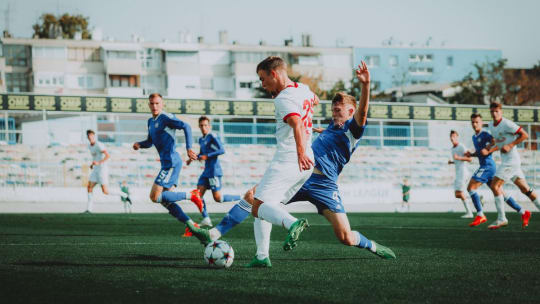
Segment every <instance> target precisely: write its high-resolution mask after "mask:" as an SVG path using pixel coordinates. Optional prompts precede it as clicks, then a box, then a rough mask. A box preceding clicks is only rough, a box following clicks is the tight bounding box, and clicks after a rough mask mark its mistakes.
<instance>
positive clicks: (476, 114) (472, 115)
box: [471, 113, 482, 120]
mask: <svg viewBox="0 0 540 304" xmlns="http://www.w3.org/2000/svg"><path fill="white" fill-rule="evenodd" d="M478 117H480V118H482V115H480V113H472V114H471V120H472V119H475V118H478Z"/></svg>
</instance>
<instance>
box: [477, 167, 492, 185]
mask: <svg viewBox="0 0 540 304" xmlns="http://www.w3.org/2000/svg"><path fill="white" fill-rule="evenodd" d="M495 171H496V168H495V167H493V166H486V167H480V168H478V170H476V172H474V174H473V176H472V179H474V180H475V181H478V182H481V183H484V184H489V183H491V180H492V179H493V177H494V176H495Z"/></svg>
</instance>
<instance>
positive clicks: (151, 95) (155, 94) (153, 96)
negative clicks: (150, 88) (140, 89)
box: [148, 93, 163, 100]
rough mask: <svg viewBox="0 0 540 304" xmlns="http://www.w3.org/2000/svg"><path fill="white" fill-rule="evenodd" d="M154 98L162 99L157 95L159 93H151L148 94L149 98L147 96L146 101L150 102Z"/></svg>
mask: <svg viewBox="0 0 540 304" xmlns="http://www.w3.org/2000/svg"><path fill="white" fill-rule="evenodd" d="M156 97H159V98H163V96H161V94H159V93H152V94H150V96H148V100H152V99H154V98H156Z"/></svg>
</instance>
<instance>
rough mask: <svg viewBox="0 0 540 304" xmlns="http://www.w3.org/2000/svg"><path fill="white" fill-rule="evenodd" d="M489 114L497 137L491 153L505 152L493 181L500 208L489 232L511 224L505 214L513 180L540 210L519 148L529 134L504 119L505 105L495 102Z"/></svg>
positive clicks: (524, 217) (527, 215) (525, 220)
mask: <svg viewBox="0 0 540 304" xmlns="http://www.w3.org/2000/svg"><path fill="white" fill-rule="evenodd" d="M489 111H490V113H491V118H493V121H492V122H490V123H489V124H488V129H489V131H490V133H491V136H493V140H492V147H491V148H490V150H489V152H490V153H492V152H495V151H497V150H500V151H501V164H500V165H499V166H498V167H497V171H496V172H495V177H494V178H493V181H492V182H491V185H490V187H491V190H492V191H493V194H494V195H495V207H497V213H498V218H497V220H496V221H495V222H493V223H492V224H491V225H489V226H488V228H489V229H497V228H500V227H503V226H506V225H508V220H507V219H506V214H505V211H504V204H503V202H504V197H503V185H504V183H505V182H507V181H512V182H513V183H514V184H515V185H516V186H517V187H518V188H519V190H520V191H521V193H523V194H525V195H527V197H529V199H530V200H531V201H532V202H533V203H534V204H535V205H536V207H537V208H538V209H540V202H539V201H538V195H537V194H536V192H535V191H534V190H533V189H532V188H531V187H529V185H528V184H527V181H526V180H525V175H524V174H523V171H522V170H521V159H520V157H519V153H518V151H517V149H516V145H519V144H520V143H521V142H523V141H524V140H526V139H527V138H528V137H529V134H527V132H525V130H523V128H521V127H520V126H518V125H517V124H516V123H514V122H513V121H511V120H508V119H506V118H504V117H503V111H502V105H501V104H500V103H495V102H494V103H491V104H490V105H489ZM530 216H531V213H530V212H528V211H525V212H524V213H522V225H523V228H525V227H527V226H528V224H529V218H530Z"/></svg>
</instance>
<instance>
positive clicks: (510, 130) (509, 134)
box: [488, 117, 521, 166]
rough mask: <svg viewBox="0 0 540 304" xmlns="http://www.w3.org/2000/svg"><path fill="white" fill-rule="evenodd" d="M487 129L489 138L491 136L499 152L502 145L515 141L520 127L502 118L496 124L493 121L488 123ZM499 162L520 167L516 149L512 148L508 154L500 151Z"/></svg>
mask: <svg viewBox="0 0 540 304" xmlns="http://www.w3.org/2000/svg"><path fill="white" fill-rule="evenodd" d="M488 129H489V132H490V133H491V136H493V140H495V145H496V146H497V147H498V148H499V150H500V149H501V148H502V147H503V146H504V145H507V144H509V143H511V142H513V141H514V139H516V135H517V133H518V132H519V130H521V127H520V126H518V125H517V124H516V123H514V122H513V121H511V120H508V119H506V118H504V117H503V118H502V119H501V120H500V121H499V122H498V123H496V124H495V123H493V121H490V122H489V124H488ZM501 161H502V164H503V165H518V166H519V165H521V159H520V158H519V153H518V151H517V149H516V147H515V146H514V147H512V149H511V150H510V151H509V152H508V153H502V151H501Z"/></svg>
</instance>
